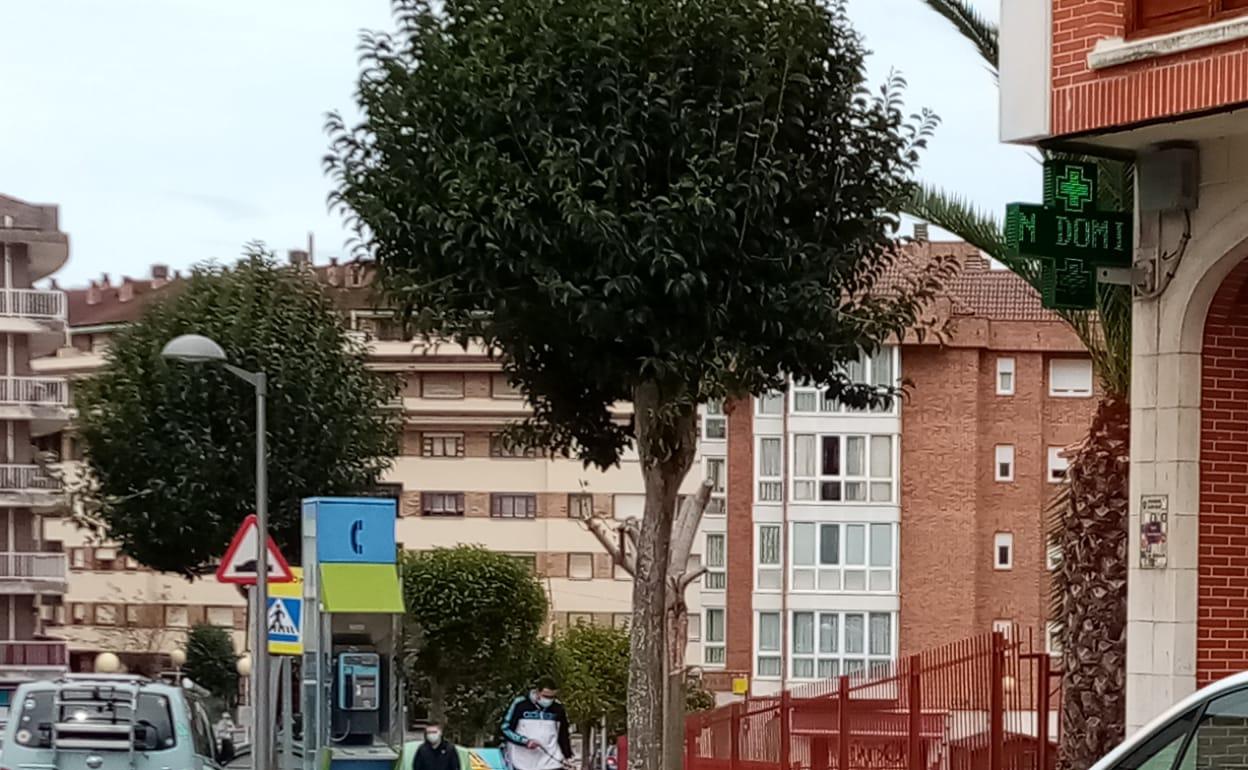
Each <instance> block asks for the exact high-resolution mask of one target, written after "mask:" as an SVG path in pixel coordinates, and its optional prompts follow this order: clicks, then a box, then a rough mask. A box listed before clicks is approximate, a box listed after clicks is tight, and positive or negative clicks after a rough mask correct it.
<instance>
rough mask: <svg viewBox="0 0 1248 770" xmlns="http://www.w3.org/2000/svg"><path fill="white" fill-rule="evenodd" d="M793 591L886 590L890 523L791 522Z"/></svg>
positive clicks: (889, 567)
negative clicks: (792, 523)
mask: <svg viewBox="0 0 1248 770" xmlns="http://www.w3.org/2000/svg"><path fill="white" fill-rule="evenodd" d="M792 554H793V559H792V561H793V565H792V575H791V576H792V580H793V583H792V587H793V590H794V591H855V592H856V591H873V592H890V591H892V590H893V584H894V582H895V576H894V559H893V525H892V524H812V523H807V522H799V523H796V524H794V525H793V545H792Z"/></svg>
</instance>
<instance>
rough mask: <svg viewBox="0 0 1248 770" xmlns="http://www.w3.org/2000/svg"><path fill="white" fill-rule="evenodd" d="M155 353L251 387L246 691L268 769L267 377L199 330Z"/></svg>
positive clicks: (255, 755) (259, 764)
mask: <svg viewBox="0 0 1248 770" xmlns="http://www.w3.org/2000/svg"><path fill="white" fill-rule="evenodd" d="M160 354H161V355H162V356H163V357H165V358H170V359H173V360H176V361H185V362H187V363H194V364H220V365H221V366H222V368H224V369H225V370H226V371H228V372H229V373H230V374H233V375H234V376H236V377H238V378H239V379H240V380H243V381H244V382H246V383H248V384H250V385H251V386H252V387H253V388H255V390H256V529H257V532H256V535H257V538H256V539H257V541H258V544H257V547H256V551H257V554H256V589H255V596H256V609H255V611H254V612H252V628H253V631H252V633H253V638H254V639H255V643H254V644H253V645H252V651H253V652H254V655H253V659H252V664H253V666H254V667H255V673H256V677H255V681H256V683H257V684H256V688H255V692H253V693H252V696H251V700H252V719H253V721H254V725H253V728H252V733H251V735H252V749H251V756H252V763H253V764H252V767H253V768H255V770H269V768H270V767H271V763H270V758H271V757H272V753H271V752H272V746H271V745H270V744H271V743H272V741H271V740H270V739H269V736H270V727H271V725H272V723H271V722H270V721H269V687H268V683H269V655H268V651H269V635H268V623H266V622H265V618H266V610H267V609H268V604H269V548H268V544H269V489H268V486H269V483H268V474H267V468H266V458H267V450H266V448H265V435H264V434H265V425H264V418H265V396H266V395H267V394H268V377H267V376H266V375H265V373H264V372H249V371H247V370H246V369H240V368H239V367H237V366H234V365H232V364H230V363H229V362H228V361H226V360H225V351H224V350H222V349H221V346H220V345H218V344H217V343H216V342H213V341H212V340H210V339H208V338H207V337H204V336H202V335H199V334H183V335H181V336H179V337H174V338H173V339H171V340H169V342H167V343H166V344H165V347H164V349H163V350H161V351H160Z"/></svg>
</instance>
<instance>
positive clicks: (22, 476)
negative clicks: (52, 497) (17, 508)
mask: <svg viewBox="0 0 1248 770" xmlns="http://www.w3.org/2000/svg"><path fill="white" fill-rule="evenodd" d="M62 488H63V484H62V483H61V480H60V479H57V478H53V477H51V476H49V475H47V474H46V473H44V472H43V469H42V468H40V467H39V466H37V465H0V492H12V491H19V492H23V491H30V490H41V491H46V492H60V491H61V489H62Z"/></svg>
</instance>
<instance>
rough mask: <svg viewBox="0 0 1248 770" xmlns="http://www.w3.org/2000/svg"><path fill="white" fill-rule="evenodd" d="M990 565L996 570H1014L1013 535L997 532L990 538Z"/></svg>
mask: <svg viewBox="0 0 1248 770" xmlns="http://www.w3.org/2000/svg"><path fill="white" fill-rule="evenodd" d="M992 565H993V567H995V568H996V569H1014V534H1013V533H1011V532H998V533H997V534H995V535H993V537H992Z"/></svg>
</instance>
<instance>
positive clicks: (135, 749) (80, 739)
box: [3, 674, 234, 770]
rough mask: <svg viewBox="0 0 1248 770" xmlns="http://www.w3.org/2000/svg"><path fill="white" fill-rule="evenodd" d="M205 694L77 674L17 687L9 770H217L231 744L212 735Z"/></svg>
mask: <svg viewBox="0 0 1248 770" xmlns="http://www.w3.org/2000/svg"><path fill="white" fill-rule="evenodd" d="M205 695H206V693H204V692H203V691H202V690H200V689H199V688H197V687H195V686H194V685H193V684H192V683H191V681H190V680H189V679H188V680H184V681H183V686H178V685H174V684H169V683H165V682H156V681H152V680H149V679H145V678H142V677H134V676H129V675H97V674H89V675H88V674H74V675H70V676H67V677H65V678H62V679H58V680H55V681H47V682H28V683H26V684H23V685H21V686H20V687H19V688H18V689H17V693H16V695H15V696H14V698H13V705H12V707H11V709H12V713H11V715H10V717H9V721H8V724H7V725H5V728H4V744H3V745H4V754H3V759H4V766H5V767H6V768H31V767H45V768H53V767H54V768H57V770H163V769H164V768H179V770H182V769H185V770H217V769H218V768H221V767H222V766H223V765H225V763H227V762H229V761H230V759H231V758H232V756H233V753H234V751H233V746H232V744H231V743H230V742H229V741H228V740H227V741H221V742H218V741H216V740H215V739H214V737H213V730H212V723H211V721H209V718H208V711H207V709H206V708H205V705H204V701H205V697H204V696H205Z"/></svg>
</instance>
